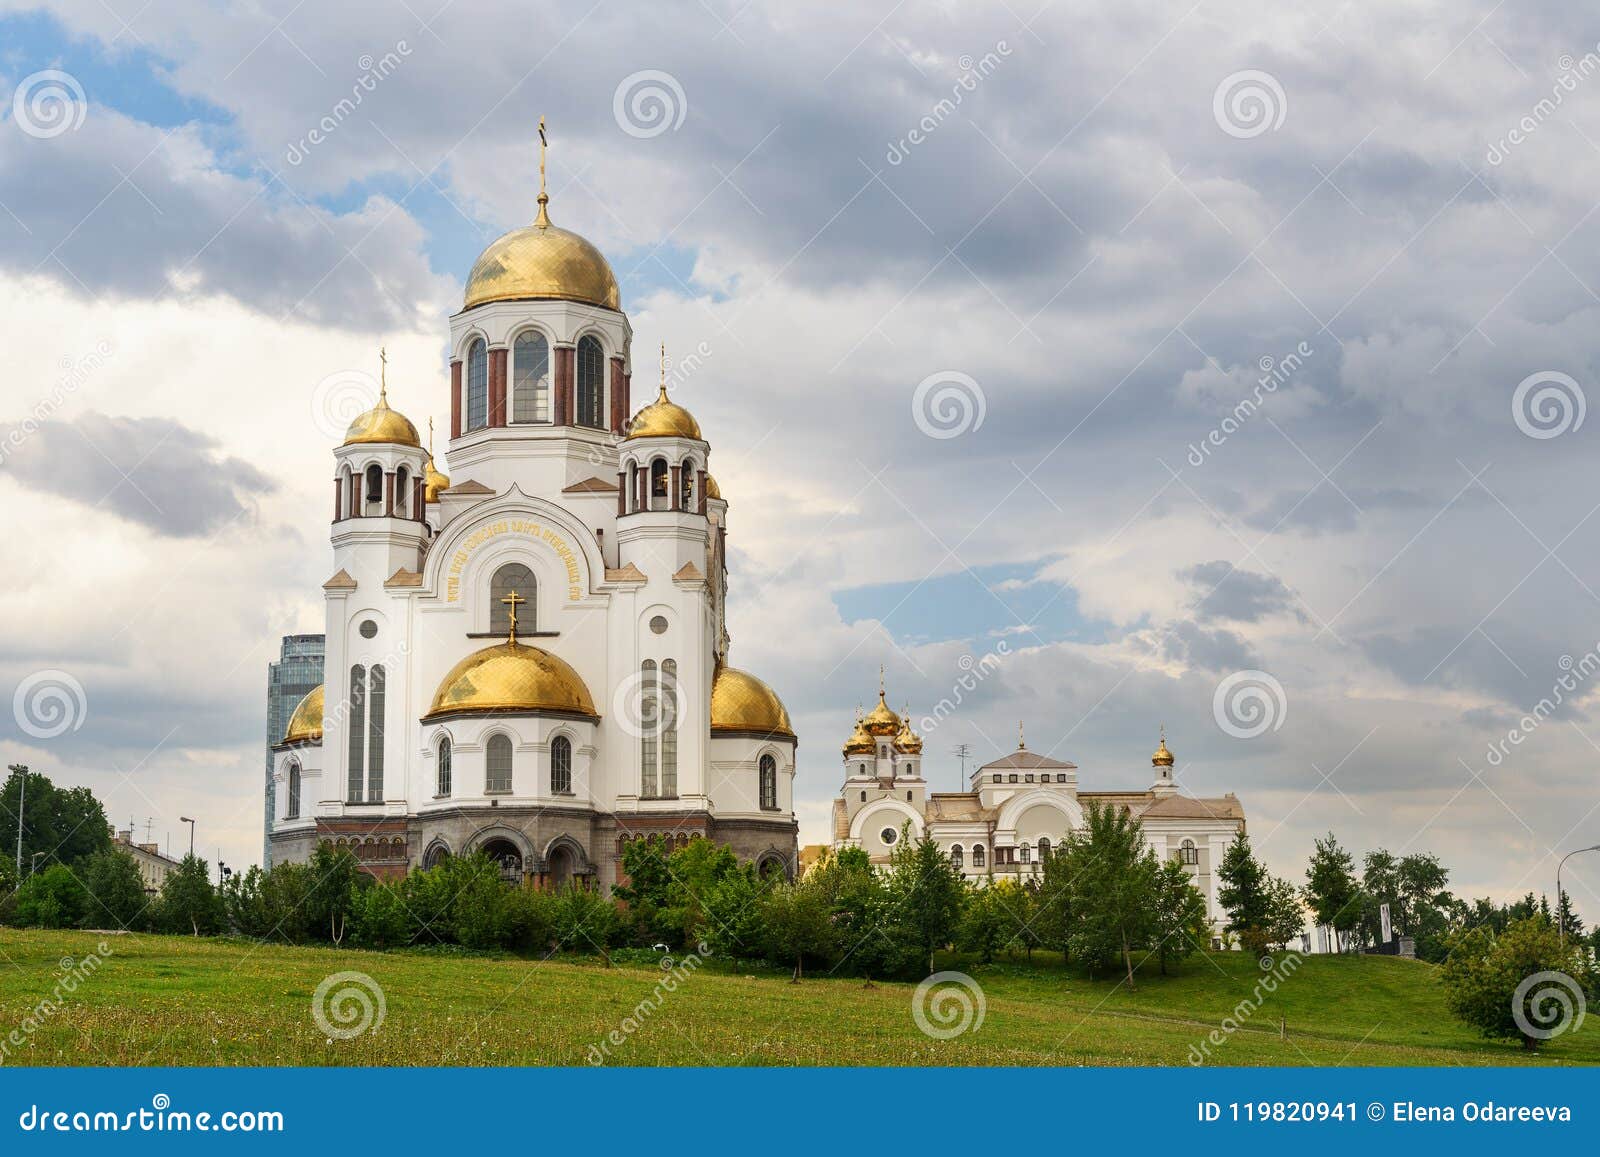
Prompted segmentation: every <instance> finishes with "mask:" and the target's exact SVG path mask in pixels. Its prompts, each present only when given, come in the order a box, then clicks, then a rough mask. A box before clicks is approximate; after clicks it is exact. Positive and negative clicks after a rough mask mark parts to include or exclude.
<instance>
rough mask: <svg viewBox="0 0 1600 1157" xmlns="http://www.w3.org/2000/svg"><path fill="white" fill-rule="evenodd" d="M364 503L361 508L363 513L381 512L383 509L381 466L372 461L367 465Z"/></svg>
mask: <svg viewBox="0 0 1600 1157" xmlns="http://www.w3.org/2000/svg"><path fill="white" fill-rule="evenodd" d="M366 477H367V485H366V495H365V499H366V504H365V506H364V507H363V508H362V512H363V513H365V514H374V515H375V514H382V513H383V512H384V511H383V467H382V466H379V465H378V464H377V463H376V462H374V463H373V464H372V465H371V466H368V467H367V476H366Z"/></svg>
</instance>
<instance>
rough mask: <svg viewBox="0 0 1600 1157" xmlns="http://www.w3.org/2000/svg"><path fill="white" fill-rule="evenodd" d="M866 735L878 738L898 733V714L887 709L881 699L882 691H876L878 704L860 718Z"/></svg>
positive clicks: (885, 737)
mask: <svg viewBox="0 0 1600 1157" xmlns="http://www.w3.org/2000/svg"><path fill="white" fill-rule="evenodd" d="M862 724H863V725H864V726H865V727H866V729H867V734H868V735H876V736H878V737H879V738H880V739H887V738H889V737H890V736H892V735H898V734H899V733H900V716H898V715H896V714H895V713H894V712H893V711H891V710H890V709H889V705H888V704H887V703H885V702H884V701H883V692H882V691H881V690H880V691H879V692H878V705H877V706H876V707H874V708H873V709H872V710H871V711H869V712H867V717H866V718H865V719H864V720H862Z"/></svg>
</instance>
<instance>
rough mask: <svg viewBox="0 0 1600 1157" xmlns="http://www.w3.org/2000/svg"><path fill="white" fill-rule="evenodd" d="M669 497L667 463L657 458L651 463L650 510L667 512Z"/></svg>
mask: <svg viewBox="0 0 1600 1157" xmlns="http://www.w3.org/2000/svg"><path fill="white" fill-rule="evenodd" d="M668 497H669V495H668V494H667V462H666V459H664V458H657V459H656V460H655V461H654V462H652V463H650V509H651V510H665V509H666V508H667V499H668Z"/></svg>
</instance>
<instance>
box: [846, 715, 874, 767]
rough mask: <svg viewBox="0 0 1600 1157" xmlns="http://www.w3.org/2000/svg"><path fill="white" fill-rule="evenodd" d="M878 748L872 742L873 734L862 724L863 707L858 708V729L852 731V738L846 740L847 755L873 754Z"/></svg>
mask: <svg viewBox="0 0 1600 1157" xmlns="http://www.w3.org/2000/svg"><path fill="white" fill-rule="evenodd" d="M874 750H876V749H875V748H874V746H873V743H872V736H870V735H868V734H867V729H866V728H865V727H863V726H862V722H861V708H859V707H857V708H856V729H855V730H854V731H852V732H851V733H850V738H849V739H846V740H845V741H844V753H845V754H846V755H871V754H872V753H873V751H874Z"/></svg>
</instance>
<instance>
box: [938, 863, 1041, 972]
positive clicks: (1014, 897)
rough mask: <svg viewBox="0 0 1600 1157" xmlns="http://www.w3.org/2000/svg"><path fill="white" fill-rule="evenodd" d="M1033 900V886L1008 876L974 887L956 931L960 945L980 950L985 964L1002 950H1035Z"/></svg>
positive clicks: (976, 950)
mask: <svg viewBox="0 0 1600 1157" xmlns="http://www.w3.org/2000/svg"><path fill="white" fill-rule="evenodd" d="M1033 903H1034V893H1033V891H1032V890H1031V889H1028V888H1025V887H1023V886H1022V885H1021V884H1018V883H1017V882H1016V881H1015V880H1011V879H1007V878H1006V877H1001V878H1000V879H998V880H995V881H994V882H993V883H991V884H989V885H988V886H987V887H984V888H975V889H973V891H972V894H971V895H970V896H969V897H968V898H967V902H966V906H965V910H964V913H963V915H962V917H961V926H960V928H959V929H957V932H956V945H957V946H958V947H959V948H960V949H961V950H962V951H963V952H975V953H977V955H978V960H979V961H980V962H981V963H983V964H988V963H990V962H991V961H992V960H994V958H995V955H996V954H997V953H1000V952H1007V951H1013V950H1015V949H1017V948H1024V949H1029V950H1031V949H1032V947H1033V944H1034V943H1036V941H1035V940H1034V938H1033V937H1032V935H1031V934H1030V933H1029V927H1030V925H1031V923H1032V921H1033V916H1034V907H1033Z"/></svg>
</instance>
